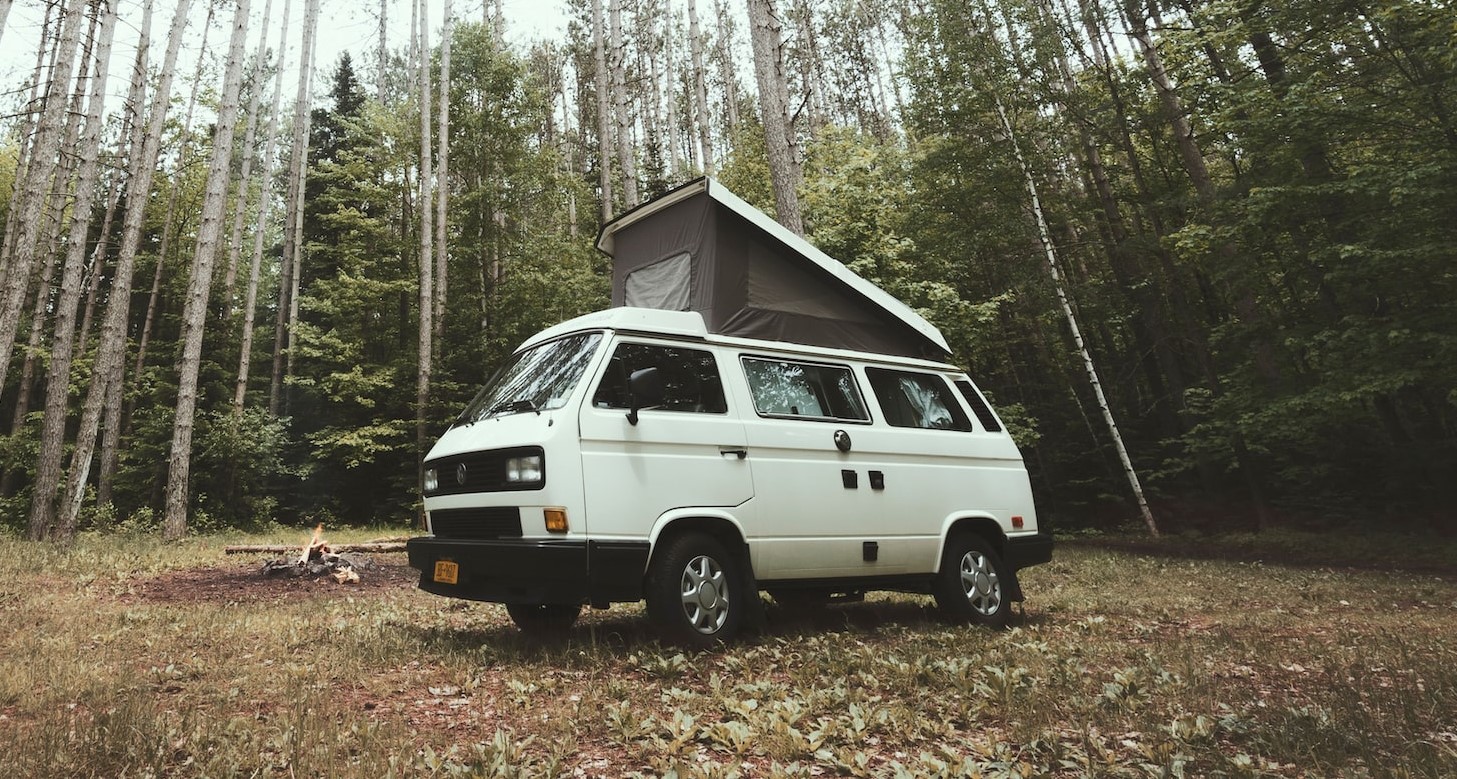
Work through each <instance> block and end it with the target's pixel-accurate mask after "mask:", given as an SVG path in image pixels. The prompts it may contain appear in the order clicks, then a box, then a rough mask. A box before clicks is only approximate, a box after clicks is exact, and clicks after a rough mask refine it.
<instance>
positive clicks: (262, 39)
mask: <svg viewBox="0 0 1457 779" xmlns="http://www.w3.org/2000/svg"><path fill="white" fill-rule="evenodd" d="M272 13H273V0H264V3H263V18H262V20H261V22H260V23H259V25H258V26H259V32H258V48H257V49H256V50H255V51H254V53H253V62H252V67H251V68H250V70H249V78H248V80H249V81H251V82H253V88H252V89H250V90H249V92H250V94H249V95H248V129H247V130H246V131H245V132H244V133H243V165H242V169H241V170H240V171H239V173H238V202H237V203H236V204H235V205H234V206H233V231H232V233H231V234H229V236H228V264H227V267H226V268H224V269H223V272H224V275H223V310H222V319H223V321H225V322H226V321H227V320H229V319H231V318H232V316H233V288H234V287H235V286H237V283H238V260H239V259H240V258H241V257H242V254H243V221H244V220H245V219H246V218H247V214H248V200H249V199H250V198H249V196H250V195H251V194H252V192H253V157H254V154H253V146H254V145H255V144H256V143H257V140H258V104H259V103H260V102H262V98H263V89H262V85H260V84H259V83H258V81H259V77H260V76H262V75H263V58H264V57H265V56H267V54H268V17H269V15H270V14H272ZM272 142H273V139H272V138H269V143H270V144H271V143H272ZM262 194H263V196H264V197H267V195H268V189H267V179H264V188H263V190H262Z"/></svg>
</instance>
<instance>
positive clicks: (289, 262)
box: [268, 0, 319, 417]
mask: <svg viewBox="0 0 1457 779" xmlns="http://www.w3.org/2000/svg"><path fill="white" fill-rule="evenodd" d="M318 30H319V0H308V2H307V3H306V4H305V6H304V32H303V42H302V43H301V44H300V49H299V75H298V93H297V95H296V97H295V99H294V104H293V143H292V147H291V148H292V154H291V156H290V157H289V163H288V196H287V199H286V201H285V202H286V206H285V210H284V216H283V262H282V264H281V265H280V266H279V271H278V308H277V312H276V317H275V318H274V322H273V377H272V381H271V382H270V383H269V385H268V414H269V416H273V417H277V416H278V413H279V408H280V404H281V403H283V401H284V398H283V395H284V391H285V390H284V386H283V378H284V371H285V366H284V356H285V352H286V351H287V349H288V345H289V344H291V343H292V341H293V336H292V333H293V330H294V327H293V325H294V316H295V315H296V312H297V310H298V309H297V307H296V306H295V305H294V303H293V299H292V298H293V290H294V288H295V286H296V284H295V280H296V278H297V276H298V273H299V266H300V265H301V264H302V262H301V261H302V256H301V255H302V251H303V212H304V205H303V198H304V183H305V177H306V176H307V175H308V169H309V165H308V158H309V126H310V120H311V118H312V115H311V112H310V111H309V89H310V85H311V84H312V82H313V73H314V46H315V44H316V42H317V40H316V39H317V38H318ZM288 362H289V365H292V360H291V359H290V360H289V361H288ZM283 405H287V404H286V403H283Z"/></svg>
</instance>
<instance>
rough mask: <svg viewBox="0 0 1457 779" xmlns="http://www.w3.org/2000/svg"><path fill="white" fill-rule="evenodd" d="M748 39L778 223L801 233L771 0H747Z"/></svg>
mask: <svg viewBox="0 0 1457 779" xmlns="http://www.w3.org/2000/svg"><path fill="white" fill-rule="evenodd" d="M748 4H749V40H750V42H751V43H752V45H753V48H754V76H755V79H756V80H757V81H758V84H759V112H760V114H761V115H762V116H763V120H764V147H765V150H766V151H767V153H768V156H769V177H770V179H771V180H772V182H773V184H774V209H775V214H776V216H777V217H778V219H779V223H780V224H782V225H784V226H785V227H787V228H789V230H790V231H791V232H793V233H794V234H795V235H804V219H803V217H802V216H801V215H800V210H799V194H798V189H799V183H800V179H801V178H802V177H803V174H802V172H801V171H800V167H799V160H798V159H797V158H796V155H795V146H796V145H797V144H796V143H795V139H794V128H793V127H792V126H791V124H790V121H789V94H788V87H787V86H786V84H785V76H784V43H783V40H782V39H781V37H780V31H781V28H782V25H781V24H780V21H779V19H778V18H777V16H776V15H775V11H774V6H773V3H772V0H748Z"/></svg>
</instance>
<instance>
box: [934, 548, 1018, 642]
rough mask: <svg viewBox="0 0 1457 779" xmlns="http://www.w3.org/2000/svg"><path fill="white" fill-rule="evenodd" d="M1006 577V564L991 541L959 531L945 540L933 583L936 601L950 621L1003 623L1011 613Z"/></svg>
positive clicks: (1002, 624)
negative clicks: (944, 549) (937, 572)
mask: <svg viewBox="0 0 1457 779" xmlns="http://www.w3.org/2000/svg"><path fill="white" fill-rule="evenodd" d="M1006 581H1007V575H1006V568H1005V567H1003V564H1002V558H1001V557H1000V556H998V555H997V552H996V550H995V549H993V548H992V545H991V544H990V543H989V542H987V540H986V539H985V538H982V537H981V536H979V535H976V534H975V533H959V534H957V535H954V536H952V537H951V538H949V539H947V541H946V553H945V555H944V556H943V557H942V558H941V573H939V574H937V575H936V584H935V587H934V592H935V595H936V605H937V606H938V607H939V608H940V609H941V613H942V614H944V615H945V616H946V618H947V619H950V620H951V621H953V622H975V623H978V624H981V625H987V626H989V627H994V628H1003V627H1006V626H1007V618H1008V617H1009V616H1010V614H1011V603H1010V602H1009V600H1008V598H1007V585H1006Z"/></svg>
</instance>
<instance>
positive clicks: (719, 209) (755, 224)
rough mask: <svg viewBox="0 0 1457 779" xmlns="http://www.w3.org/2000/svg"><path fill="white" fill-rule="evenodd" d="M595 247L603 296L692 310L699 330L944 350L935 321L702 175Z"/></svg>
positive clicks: (609, 229) (611, 228)
mask: <svg viewBox="0 0 1457 779" xmlns="http://www.w3.org/2000/svg"><path fill="white" fill-rule="evenodd" d="M597 247H598V248H599V249H601V250H602V251H603V252H605V253H607V254H608V255H610V256H611V257H612V260H613V265H612V304H613V305H614V306H639V307H643V308H659V309H667V310H672V311H697V312H699V313H700V314H702V315H703V319H704V323H705V324H706V325H707V327H708V330H709V332H712V333H720V334H723V335H732V336H741V337H745V338H760V339H765V340H772V341H788V342H792V343H802V344H811V345H815V346H826V347H834V348H840V349H854V350H857V351H866V352H878V353H884V354H897V355H903V356H907V357H923V358H932V359H944V358H945V357H946V356H947V355H949V354H950V351H951V350H950V348H949V347H948V346H947V344H946V339H945V338H944V337H943V336H942V335H941V331H940V330H938V329H936V327H935V326H934V325H932V324H931V323H930V322H927V321H926V320H925V319H924V318H923V317H922V316H921V315H920V314H917V313H916V312H915V311H914V310H912V309H911V308H910V307H909V306H907V305H905V304H904V303H902V302H901V301H899V300H897V299H896V298H894V297H893V296H891V295H890V294H888V293H886V292H885V291H884V290H882V289H880V288H879V287H877V286H875V285H874V284H871V283H870V282H868V281H866V280H865V279H863V278H861V277H860V276H858V275H856V274H855V273H854V272H852V271H851V270H850V269H848V268H846V267H845V266H844V265H843V264H841V263H840V262H839V261H837V260H835V259H832V258H831V257H829V256H828V255H826V254H825V253H824V252H821V251H820V250H818V249H816V248H815V247H813V246H811V245H810V244H809V243H808V242H807V241H805V240H804V239H803V238H800V237H799V236H797V235H795V234H794V233H792V232H790V231H789V230H787V229H785V228H784V227H783V226H782V225H780V224H779V223H778V222H775V221H774V220H773V219H770V218H769V217H768V216H767V215H765V214H764V213H763V212H762V211H760V210H758V209H756V208H754V207H753V206H751V205H749V204H748V203H746V202H744V201H743V200H741V199H740V198H739V197H737V196H736V195H734V194H733V193H732V192H730V191H728V190H727V189H725V188H724V186H723V185H722V184H719V183H718V182H717V181H715V180H713V179H712V178H707V177H705V178H700V179H697V180H695V181H691V182H689V183H687V184H685V185H683V186H681V187H679V188H677V189H674V190H672V191H671V192H668V193H667V194H664V195H662V196H660V197H658V198H656V199H654V200H652V201H649V202H647V203H644V204H643V205H641V206H638V207H637V208H635V209H633V210H631V211H629V212H627V213H626V214H623V215H622V216H619V217H618V218H617V219H614V220H613V221H611V222H609V223H607V225H606V226H604V227H603V228H602V233H601V235H599V236H598V239H597Z"/></svg>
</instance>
